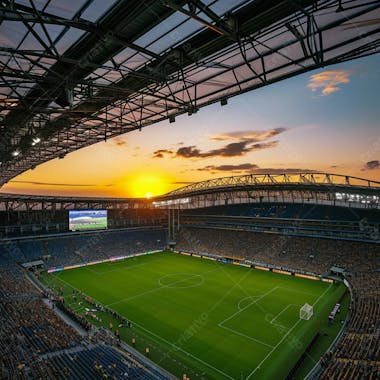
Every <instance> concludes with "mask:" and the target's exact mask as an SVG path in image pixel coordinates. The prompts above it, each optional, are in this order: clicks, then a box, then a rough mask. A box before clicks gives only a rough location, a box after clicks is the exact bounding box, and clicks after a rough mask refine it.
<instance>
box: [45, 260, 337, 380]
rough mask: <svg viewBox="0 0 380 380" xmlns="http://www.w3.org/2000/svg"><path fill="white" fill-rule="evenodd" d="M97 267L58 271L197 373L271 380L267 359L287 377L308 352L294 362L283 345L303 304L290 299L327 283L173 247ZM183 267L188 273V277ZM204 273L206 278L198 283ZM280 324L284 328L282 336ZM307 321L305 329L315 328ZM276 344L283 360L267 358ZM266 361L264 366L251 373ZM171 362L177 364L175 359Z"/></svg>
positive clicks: (319, 291) (317, 291) (311, 297)
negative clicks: (180, 252) (180, 251)
mask: <svg viewBox="0 0 380 380" xmlns="http://www.w3.org/2000/svg"><path fill="white" fill-rule="evenodd" d="M93 269H95V271H89V270H86V269H85V268H78V269H74V270H69V271H64V272H60V273H59V274H56V276H57V278H59V280H60V281H63V282H64V283H65V284H70V286H72V287H73V288H75V289H80V290H81V291H83V292H84V293H85V294H87V295H89V296H91V297H92V298H93V299H96V300H97V302H100V303H102V304H103V305H111V306H110V307H111V308H112V309H114V310H115V311H117V312H118V313H120V314H122V315H124V316H125V317H126V318H128V319H130V320H131V321H133V322H135V324H136V328H138V329H139V330H141V331H142V332H145V334H146V336H147V339H149V338H150V339H152V340H154V341H155V342H158V343H159V344H160V345H161V346H162V348H163V349H169V351H171V354H173V355H176V357H177V360H178V361H181V360H182V361H183V362H184V363H186V365H190V366H191V367H192V368H193V369H194V371H195V372H196V373H198V374H199V376H198V377H195V378H199V379H201V378H204V379H224V378H225V379H227V378H228V379H231V378H233V379H240V378H243V379H246V378H247V377H248V376H250V379H253V378H260V379H270V378H273V368H272V370H268V369H267V367H268V366H267V362H271V366H275V368H276V366H277V368H276V371H275V374H276V378H278V379H281V378H282V375H284V374H285V375H286V373H287V372H288V371H289V370H290V369H291V365H292V362H293V361H294V357H296V356H297V355H300V354H301V353H302V350H299V352H298V351H297V352H292V353H291V358H290V360H288V356H289V350H288V347H286V345H285V347H284V344H285V342H286V341H287V339H286V337H289V336H290V335H291V336H293V335H294V334H298V330H299V328H297V326H298V323H299V308H298V306H297V307H290V306H289V305H291V304H297V305H303V304H304V303H305V302H309V303H313V301H315V300H316V299H317V298H318V297H322V295H323V293H324V292H325V291H326V289H327V288H328V285H326V284H324V283H322V282H319V281H310V280H306V279H301V278H294V277H290V276H284V275H279V274H272V273H267V272H262V271H256V270H250V269H248V268H243V267H239V266H232V265H228V264H223V263H218V262H213V261H210V260H202V259H196V258H192V257H187V256H182V255H177V254H173V253H160V254H153V255H147V256H141V257H138V258H134V259H126V260H124V261H122V262H115V263H112V264H110V263H104V264H99V265H96V266H94V267H93ZM96 272H99V273H98V274H97V273H96ZM181 273H185V275H184V277H183V278H181ZM165 276H166V277H165ZM200 276H202V278H203V280H202V281H199V283H198V280H197V279H198V278H200ZM50 278H52V276H50ZM160 279H161V280H160ZM163 285H164V286H163ZM185 285H186V287H185ZM338 288H339V286H338V285H334V286H332V287H331V289H333V290H334V291H332V292H331V298H330V302H329V303H327V305H328V304H333V303H334V299H336V298H337V297H338V296H339V294H338V293H339V292H337V291H336V290H337V289H338ZM273 289H275V290H273ZM263 295H266V296H265V297H263ZM286 308H287V310H286V311H284V309H286ZM241 309H244V310H243V311H242V310H241ZM281 312H282V313H281ZM314 312H315V316H314V317H313V318H318V314H319V310H318V308H316V309H315V310H314ZM279 313H281V314H280V315H278V314H279ZM202 315H203V316H206V317H205V320H204V323H203V324H202V325H201V326H197V328H196V329H194V326H196V323H195V322H196V321H197V320H199V318H200V316H202ZM233 316H234V317H233ZM276 316H278V317H277V319H275V321H274V323H270V322H271V321H272V320H273V318H275V317H276ZM221 323H222V326H220V324H221ZM276 323H279V324H282V325H283V326H284V328H285V330H284V331H283V332H282V333H281V334H279V333H278V328H277V327H276V326H275V325H276ZM305 323H306V328H307V327H308V326H309V325H310V327H311V328H314V329H315V328H316V326H315V325H314V324H311V323H310V324H309V325H308V323H309V322H305ZM302 325H304V323H302ZM230 330H235V331H230ZM301 330H302V331H303V328H302V329H301ZM189 331H191V334H189V333H188V332H189ZM286 334H288V335H286ZM284 336H285V338H284ZM184 337H185V338H184ZM262 338H263V339H262ZM281 342H282V343H281ZM263 343H264V344H263ZM304 344H305V345H307V342H306V341H305V342H304ZM165 347H166V348H165ZM272 347H277V348H276V352H277V351H281V352H284V356H285V358H282V359H281V360H280V359H279V358H278V356H280V357H281V352H279V355H277V354H276V355H274V354H273V355H270V356H269V357H267V356H268V353H269V352H271V351H272ZM277 349H278V350H277ZM266 357H267V359H268V360H266V361H264V362H263V359H264V358H266ZM260 363H262V364H261V366H262V368H261V370H260V371H256V372H253V373H252V371H254V369H255V368H257V366H258V365H260ZM284 363H285V364H284ZM165 364H166V362H165ZM166 368H167V369H168V370H169V371H170V370H171V368H170V365H167V366H166ZM173 370H174V369H173ZM175 374H176V375H177V376H179V377H181V376H182V374H181V373H178V372H176V373H175ZM258 374H260V376H257V375H258ZM192 378H194V376H193V377H192Z"/></svg>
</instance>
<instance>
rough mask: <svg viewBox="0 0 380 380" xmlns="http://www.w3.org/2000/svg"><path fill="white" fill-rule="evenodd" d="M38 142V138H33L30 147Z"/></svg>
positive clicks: (39, 140)
mask: <svg viewBox="0 0 380 380" xmlns="http://www.w3.org/2000/svg"><path fill="white" fill-rule="evenodd" d="M39 142H41V139H40V138H39V137H33V140H32V146H34V145H36V144H38V143H39Z"/></svg>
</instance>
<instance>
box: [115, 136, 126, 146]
mask: <svg viewBox="0 0 380 380" xmlns="http://www.w3.org/2000/svg"><path fill="white" fill-rule="evenodd" d="M112 145H113V146H117V147H123V146H127V145H128V144H127V142H126V141H124V140H123V139H121V138H120V137H114V138H113V139H112Z"/></svg>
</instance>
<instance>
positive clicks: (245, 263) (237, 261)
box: [173, 250, 335, 284]
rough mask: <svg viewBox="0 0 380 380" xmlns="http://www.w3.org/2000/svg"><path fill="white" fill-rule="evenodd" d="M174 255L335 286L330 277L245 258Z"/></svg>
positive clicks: (200, 253) (184, 252)
mask: <svg viewBox="0 0 380 380" xmlns="http://www.w3.org/2000/svg"><path fill="white" fill-rule="evenodd" d="M173 252H174V253H178V254H180V255H185V256H192V257H198V258H202V259H207V260H213V261H219V262H223V263H228V264H233V265H239V266H242V267H247V268H253V269H257V270H262V271H266V272H273V273H278V274H283V275H287V276H295V277H301V278H306V279H308V280H314V281H323V282H326V283H329V284H333V283H334V282H335V280H333V279H331V278H328V277H322V276H320V275H318V274H316V273H312V272H305V271H301V270H297V269H288V268H282V267H278V266H275V265H267V264H264V263H257V262H255V261H251V260H246V259H244V258H240V257H232V256H219V255H215V254H209V253H205V252H195V251H190V250H188V251H177V250H174V251H173Z"/></svg>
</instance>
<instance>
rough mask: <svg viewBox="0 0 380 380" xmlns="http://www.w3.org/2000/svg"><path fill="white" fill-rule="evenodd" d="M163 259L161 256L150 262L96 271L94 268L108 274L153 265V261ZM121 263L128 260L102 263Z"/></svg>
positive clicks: (98, 272) (100, 272)
mask: <svg viewBox="0 0 380 380" xmlns="http://www.w3.org/2000/svg"><path fill="white" fill-rule="evenodd" d="M162 260H163V259H162V258H161V259H156V260H151V261H150V262H149V263H142V264H136V265H125V266H121V267H120V268H114V269H113V270H106V271H95V270H94V269H93V271H94V272H97V274H99V275H103V274H107V273H113V272H119V271H126V270H128V269H134V268H137V267H144V266H146V265H151V263H152V262H156V261H162ZM120 263H123V264H126V262H123V260H119V261H114V262H107V263H102V264H107V266H113V264H120ZM97 265H98V264H96V265H95V266H97ZM86 268H88V266H86Z"/></svg>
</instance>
